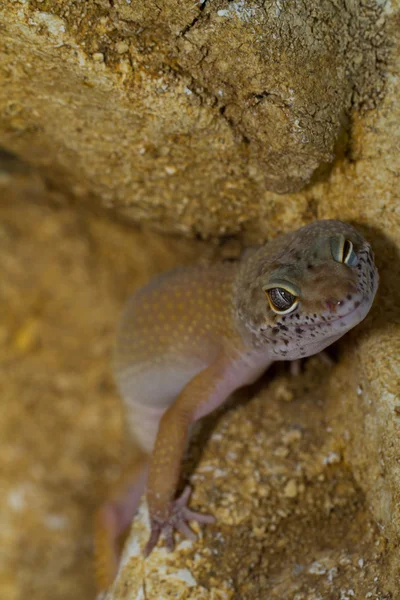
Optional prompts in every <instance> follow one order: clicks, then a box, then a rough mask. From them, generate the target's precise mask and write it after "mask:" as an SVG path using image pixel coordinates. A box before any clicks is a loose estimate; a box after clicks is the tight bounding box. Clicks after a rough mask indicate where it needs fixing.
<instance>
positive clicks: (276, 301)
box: [235, 220, 379, 360]
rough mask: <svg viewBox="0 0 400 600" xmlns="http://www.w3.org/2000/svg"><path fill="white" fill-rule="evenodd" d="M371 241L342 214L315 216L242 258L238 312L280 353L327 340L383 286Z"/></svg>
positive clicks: (286, 355)
mask: <svg viewBox="0 0 400 600" xmlns="http://www.w3.org/2000/svg"><path fill="white" fill-rule="evenodd" d="M378 280H379V278H378V271H377V269H376V266H375V263H374V256H373V252H372V250H371V246H370V245H369V244H368V242H367V241H366V240H365V239H364V238H363V237H362V236H361V235H360V234H359V233H358V232H357V231H356V230H355V229H354V228H353V227H352V226H350V225H347V224H345V223H342V222H341V221H334V220H327V221H317V222H315V223H312V224H310V225H306V226H305V227H302V228H301V229H298V230H297V231H294V232H291V233H289V234H287V235H284V236H281V237H279V238H276V239H275V240H273V241H272V242H270V243H268V244H267V245H266V246H264V247H263V248H260V249H259V250H257V251H256V252H255V253H254V254H253V255H251V256H250V257H249V258H248V259H247V260H246V261H244V263H243V265H242V267H241V270H240V273H239V276H238V279H237V281H236V294H235V298H236V312H237V315H238V317H239V319H240V320H241V321H242V323H244V324H245V326H246V328H247V330H250V332H251V333H252V334H253V335H254V336H255V338H256V340H257V343H258V345H260V344H261V345H266V344H267V345H269V346H270V347H271V350H272V352H271V354H273V355H276V359H277V360H293V359H296V358H301V357H303V356H310V355H311V354H315V353H316V352H319V351H321V350H323V349H324V348H326V347H327V346H328V345H330V344H331V343H332V342H334V341H336V340H337V339H338V338H340V337H341V336H342V335H343V334H344V333H346V332H347V331H348V330H349V329H351V328H352V327H354V326H355V325H357V324H358V323H360V321H362V320H363V319H364V318H365V316H366V315H367V313H368V311H369V309H370V307H371V304H372V302H373V299H374V296H375V293H376V290H377V287H378Z"/></svg>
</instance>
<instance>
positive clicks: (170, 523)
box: [143, 485, 215, 557]
mask: <svg viewBox="0 0 400 600" xmlns="http://www.w3.org/2000/svg"><path fill="white" fill-rule="evenodd" d="M191 492H192V489H191V487H190V486H189V485H188V486H186V487H185V489H184V490H183V493H182V494H181V496H180V497H179V498H177V500H175V501H174V502H173V503H172V504H171V508H170V510H169V515H168V516H167V517H166V518H160V517H151V534H150V538H149V541H148V542H147V544H146V546H145V549H144V551H143V554H144V556H145V557H146V556H148V555H149V554H150V553H151V551H152V550H153V548H154V547H155V546H156V545H157V542H158V540H159V538H160V536H161V534H163V535H164V538H165V542H166V546H167V548H168V550H169V551H170V552H171V551H172V550H173V549H174V537H173V534H174V530H175V529H176V530H177V531H179V532H180V533H182V535H184V536H185V537H186V538H188V539H189V540H192V541H195V540H196V539H197V536H196V534H195V533H194V531H192V530H191V529H190V527H189V526H188V524H187V521H196V522H197V523H202V524H206V523H214V522H215V518H214V517H212V516H211V515H203V514H201V513H198V512H194V511H193V510H190V509H189V508H188V507H187V506H186V504H187V502H188V500H189V496H190V494H191Z"/></svg>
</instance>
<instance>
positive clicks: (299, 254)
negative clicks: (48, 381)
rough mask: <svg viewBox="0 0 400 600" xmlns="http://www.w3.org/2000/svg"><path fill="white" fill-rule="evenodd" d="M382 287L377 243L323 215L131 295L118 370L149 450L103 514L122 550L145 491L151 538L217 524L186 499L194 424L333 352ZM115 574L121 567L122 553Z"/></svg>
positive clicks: (107, 536)
mask: <svg viewBox="0 0 400 600" xmlns="http://www.w3.org/2000/svg"><path fill="white" fill-rule="evenodd" d="M377 286H378V273H377V269H376V267H375V264H374V257H373V253H372V250H371V247H370V245H369V244H368V242H366V241H365V240H364V238H363V237H362V236H361V235H360V234H359V233H358V232H357V231H356V230H355V229H354V228H353V227H351V226H350V225H347V224H345V223H342V222H340V221H334V220H327V221H317V222H315V223H313V224H310V225H307V226H305V227H302V228H300V229H298V230H297V231H294V232H290V233H288V234H286V235H283V236H280V237H278V238H276V239H274V240H272V241H271V242H269V243H267V244H266V245H265V246H263V247H261V248H259V249H257V250H255V251H254V252H252V253H250V254H248V255H247V256H245V257H244V258H243V259H242V260H240V261H238V262H237V263H218V264H215V265H212V266H207V267H206V266H196V267H190V268H183V269H177V270H175V271H172V272H170V273H167V274H164V275H161V276H159V277H156V278H155V279H154V280H153V281H151V282H150V283H149V284H148V285H147V286H145V287H144V288H143V289H141V290H139V291H138V292H137V293H136V294H134V296H133V297H132V298H131V299H130V300H129V302H128V304H127V307H126V309H125V311H124V313H123V316H122V318H121V322H120V325H119V329H118V335H117V343H116V348H115V357H114V369H115V375H116V380H117V383H118V387H119V389H120V392H121V395H122V398H123V400H124V403H125V407H126V414H127V420H128V425H129V429H130V432H131V434H132V437H133V438H134V440H135V441H136V443H137V444H138V446H139V447H140V448H141V450H142V452H143V460H142V462H141V465H140V467H139V468H138V472H137V476H136V482H135V483H133V484H132V486H131V487H130V488H129V489H128V490H127V491H126V492H125V494H124V495H123V496H122V495H121V497H119V498H116V499H114V500H112V501H110V502H109V503H107V504H106V505H105V506H104V507H103V508H102V509H101V511H100V513H99V516H98V524H99V531H100V533H99V535H98V536H97V537H98V539H100V540H103V542H104V540H106V541H107V543H108V544H110V545H111V546H112V547H113V548H114V549H115V542H116V538H117V537H118V535H119V534H120V533H121V531H122V530H123V529H124V528H125V527H126V526H127V525H128V524H129V523H130V521H131V519H132V518H133V516H134V514H135V512H136V509H137V505H138V502H139V500H140V496H141V495H142V492H143V491H144V489H145V488H147V490H146V494H147V501H148V506H149V513H150V523H151V535H150V539H149V541H148V544H147V546H146V548H145V554H148V553H149V552H151V550H152V549H153V547H154V546H155V545H156V543H157V541H158V539H159V537H160V535H161V534H163V535H164V537H165V539H166V543H167V546H168V547H169V548H172V547H173V533H174V530H178V531H180V532H181V533H183V534H184V535H186V536H187V537H189V538H191V539H193V538H194V537H195V536H194V533H193V532H192V531H191V529H190V528H189V527H188V524H187V523H188V521H190V520H197V521H198V522H200V523H210V522H212V521H213V519H212V517H209V516H206V515H202V514H199V513H194V512H193V511H191V510H190V509H189V508H188V507H187V506H186V503H187V501H188V498H189V494H190V488H186V489H185V491H184V493H183V494H182V496H181V497H180V498H178V499H175V493H176V489H177V486H178V482H179V475H180V466H181V461H182V457H183V454H184V451H185V448H186V445H187V442H188V438H189V434H190V428H191V425H192V424H193V423H194V422H195V421H197V420H198V419H200V418H201V417H203V416H204V415H206V414H208V413H210V412H211V411H212V410H213V409H214V408H216V407H217V406H218V405H220V404H221V403H222V402H223V401H224V400H225V399H226V398H227V397H228V396H229V395H230V394H231V393H232V392H233V391H234V390H236V389H237V388H239V387H241V386H243V385H246V384H248V383H251V382H253V381H255V380H256V379H257V378H258V377H259V376H260V375H261V374H262V373H263V372H264V371H265V370H266V369H267V368H268V367H269V366H270V365H271V364H272V363H273V362H274V361H277V360H296V359H299V358H303V357H307V356H310V355H312V354H315V353H317V352H320V351H322V350H323V349H324V348H326V347H327V346H329V345H330V344H331V343H333V342H334V341H336V340H337V339H339V338H340V337H341V336H342V335H343V334H345V333H346V332H347V331H348V330H349V329H351V328H352V327H354V326H355V325H357V324H358V323H359V322H360V321H362V320H363V319H364V317H365V316H366V315H367V313H368V311H369V309H370V307H371V304H372V301H373V299H374V296H375V293H376V290H377ZM112 556H113V560H112V568H110V569H109V571H110V573H111V575H110V576H109V577H108V578H109V579H110V578H112V575H113V574H114V572H115V568H116V565H117V557H116V551H114V553H113V554H112Z"/></svg>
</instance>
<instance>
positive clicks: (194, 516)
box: [184, 508, 215, 525]
mask: <svg viewBox="0 0 400 600" xmlns="http://www.w3.org/2000/svg"><path fill="white" fill-rule="evenodd" d="M184 517H185V519H186V520H187V521H196V523H201V524H204V525H207V524H208V525H211V524H212V523H215V517H213V516H212V515H204V514H203V513H198V512H194V511H193V510H190V509H189V508H185V511H184Z"/></svg>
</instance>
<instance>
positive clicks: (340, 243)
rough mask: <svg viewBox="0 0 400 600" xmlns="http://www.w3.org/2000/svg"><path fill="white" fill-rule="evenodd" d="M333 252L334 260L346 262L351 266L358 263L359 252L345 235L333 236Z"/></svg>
mask: <svg viewBox="0 0 400 600" xmlns="http://www.w3.org/2000/svg"><path fill="white" fill-rule="evenodd" d="M331 253H332V258H333V260H336V262H340V263H344V264H345V265H348V266H349V267H355V266H356V264H357V263H358V258H357V254H356V253H355V252H354V250H353V244H352V243H351V242H350V241H349V240H346V238H345V237H344V235H338V236H336V237H334V238H331Z"/></svg>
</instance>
